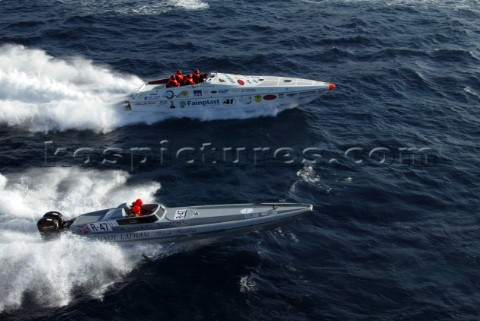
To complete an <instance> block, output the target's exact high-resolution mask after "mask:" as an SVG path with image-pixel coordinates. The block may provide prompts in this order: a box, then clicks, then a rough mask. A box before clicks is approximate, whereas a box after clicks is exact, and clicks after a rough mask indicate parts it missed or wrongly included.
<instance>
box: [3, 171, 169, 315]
mask: <svg viewBox="0 0 480 321" xmlns="http://www.w3.org/2000/svg"><path fill="white" fill-rule="evenodd" d="M128 179H129V175H128V174H127V173H125V172H122V171H97V170H82V169H75V168H49V169H44V168H41V169H39V168H37V169H30V170H28V171H27V172H24V173H22V174H18V175H2V174H0V198H1V199H2V202H1V203H0V223H1V224H0V313H1V312H4V311H7V312H8V311H13V310H17V309H21V308H22V306H23V305H24V304H26V302H28V303H29V304H32V303H35V304H38V305H39V306H43V307H57V306H64V305H66V304H69V303H70V302H71V301H72V300H73V298H74V297H75V296H76V294H78V293H77V292H78V291H81V293H82V295H85V294H86V295H89V296H92V297H96V298H100V299H101V298H102V296H103V294H104V293H105V291H107V290H108V288H109V286H111V285H112V284H114V283H115V282H118V281H120V280H122V278H123V277H124V276H125V275H126V274H128V273H129V272H130V271H132V269H134V268H135V267H136V266H138V264H140V263H141V262H143V260H144V259H143V258H142V257H141V255H139V254H140V253H147V254H149V255H151V253H154V257H155V258H156V259H158V258H159V257H161V254H162V253H163V252H162V249H161V248H160V247H159V246H158V245H150V246H148V247H147V246H143V245H138V246H132V247H120V246H118V245H117V244H111V243H104V242H99V241H89V240H85V239H80V238H78V237H75V236H73V235H69V234H65V235H63V236H62V237H61V238H59V239H57V240H55V241H51V242H44V241H43V240H41V239H40V236H39V235H38V232H37V229H36V225H35V222H36V220H37V219H38V218H40V217H41V216H42V214H43V213H44V212H45V211H47V210H51V209H58V210H59V211H61V212H63V213H65V214H66V215H67V216H68V217H70V216H75V215H77V214H79V213H82V212H85V211H93V210H97V209H98V208H103V207H109V206H113V205H115V204H117V203H118V202H120V201H125V200H127V201H128V200H130V199H131V198H132V197H141V198H143V199H145V200H146V201H149V200H153V195H154V193H155V192H156V191H157V190H158V189H159V188H160V185H159V184H158V183H153V182H152V183H149V184H143V185H135V186H128V185H129V184H128ZM132 190H134V191H135V195H133V194H132ZM112 195H113V197H112ZM154 247H155V248H154ZM164 250H165V249H164ZM169 250H170V249H169ZM155 253H156V254H155ZM163 254H164V255H168V254H166V253H163Z"/></svg>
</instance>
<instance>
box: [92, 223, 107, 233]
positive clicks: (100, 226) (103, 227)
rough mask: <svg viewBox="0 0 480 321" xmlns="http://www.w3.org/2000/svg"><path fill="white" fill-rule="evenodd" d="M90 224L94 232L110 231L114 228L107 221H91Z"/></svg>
mask: <svg viewBox="0 0 480 321" xmlns="http://www.w3.org/2000/svg"><path fill="white" fill-rule="evenodd" d="M89 225H90V230H91V231H92V232H110V231H111V230H112V229H111V228H110V226H109V225H108V224H107V223H90V224H89Z"/></svg>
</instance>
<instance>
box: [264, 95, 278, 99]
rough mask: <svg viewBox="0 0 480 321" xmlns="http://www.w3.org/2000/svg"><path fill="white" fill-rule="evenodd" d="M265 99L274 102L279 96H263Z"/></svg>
mask: <svg viewBox="0 0 480 321" xmlns="http://www.w3.org/2000/svg"><path fill="white" fill-rule="evenodd" d="M263 99H265V100H274V99H277V96H275V95H265V96H263Z"/></svg>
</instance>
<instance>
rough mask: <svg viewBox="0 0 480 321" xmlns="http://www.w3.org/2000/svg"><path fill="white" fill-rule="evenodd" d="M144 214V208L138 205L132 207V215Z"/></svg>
mask: <svg viewBox="0 0 480 321" xmlns="http://www.w3.org/2000/svg"><path fill="white" fill-rule="evenodd" d="M141 212H142V208H141V207H140V206H138V205H135V206H134V207H132V213H134V214H139V213H141Z"/></svg>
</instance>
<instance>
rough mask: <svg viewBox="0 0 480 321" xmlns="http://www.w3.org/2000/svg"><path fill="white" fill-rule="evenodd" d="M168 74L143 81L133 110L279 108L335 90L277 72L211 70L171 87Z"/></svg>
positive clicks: (184, 112)
mask: <svg viewBox="0 0 480 321" xmlns="http://www.w3.org/2000/svg"><path fill="white" fill-rule="evenodd" d="M168 80H169V79H168V78H165V79H158V80H152V81H149V82H146V83H144V84H143V85H142V86H141V87H140V88H139V89H138V90H137V91H136V92H135V93H133V94H132V95H131V96H130V99H129V105H130V108H131V109H132V110H133V111H147V112H158V113H163V114H165V115H170V116H174V117H175V116H177V117H189V116H197V115H202V114H204V113H205V112H206V111H207V112H208V111H213V112H214V113H216V114H221V113H232V112H234V111H237V110H238V111H243V112H247V113H249V112H250V113H255V112H258V111H260V112H261V109H264V110H268V109H271V110H275V111H277V112H279V111H283V110H285V109H289V108H294V107H296V106H298V105H300V104H305V103H308V102H310V101H312V100H314V99H316V98H318V97H319V96H320V95H322V94H323V93H325V92H327V91H330V90H333V89H334V88H335V85H334V84H331V83H326V82H322V81H315V80H307V79H300V78H291V77H276V76H242V75H234V74H226V73H217V72H212V73H210V74H209V75H205V78H204V79H203V81H202V82H200V83H198V84H194V85H188V86H180V87H172V88H168V87H167V83H168Z"/></svg>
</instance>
